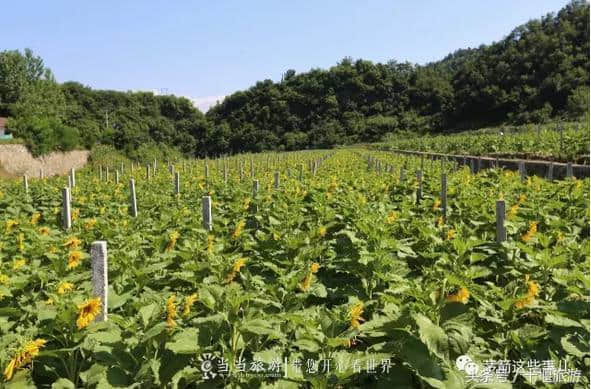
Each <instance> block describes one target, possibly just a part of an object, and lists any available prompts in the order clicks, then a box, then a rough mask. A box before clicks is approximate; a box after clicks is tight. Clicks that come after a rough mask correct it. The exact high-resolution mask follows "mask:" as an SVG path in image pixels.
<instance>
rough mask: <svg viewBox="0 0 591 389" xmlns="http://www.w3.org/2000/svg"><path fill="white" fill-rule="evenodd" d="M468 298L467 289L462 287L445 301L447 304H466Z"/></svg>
mask: <svg viewBox="0 0 591 389" xmlns="http://www.w3.org/2000/svg"><path fill="white" fill-rule="evenodd" d="M469 298H470V292H469V291H468V289H467V288H465V287H462V288H460V290H458V291H457V292H456V293H453V294H450V295H449V296H447V297H446V298H445V301H446V302H448V303H462V304H466V303H468V299H469Z"/></svg>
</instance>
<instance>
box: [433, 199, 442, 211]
mask: <svg viewBox="0 0 591 389" xmlns="http://www.w3.org/2000/svg"><path fill="white" fill-rule="evenodd" d="M440 205H441V200H439V199H437V200H435V203H433V210H434V211H436V210H437V209H438V208H439V206H440Z"/></svg>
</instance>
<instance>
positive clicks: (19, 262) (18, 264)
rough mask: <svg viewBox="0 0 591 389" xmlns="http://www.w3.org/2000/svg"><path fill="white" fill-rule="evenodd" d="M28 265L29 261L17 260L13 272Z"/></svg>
mask: <svg viewBox="0 0 591 389" xmlns="http://www.w3.org/2000/svg"><path fill="white" fill-rule="evenodd" d="M26 263H27V261H25V260H24V259H23V258H21V259H17V260H15V261H14V263H13V264H12V270H18V269H20V268H21V267H23V266H25V264H26Z"/></svg>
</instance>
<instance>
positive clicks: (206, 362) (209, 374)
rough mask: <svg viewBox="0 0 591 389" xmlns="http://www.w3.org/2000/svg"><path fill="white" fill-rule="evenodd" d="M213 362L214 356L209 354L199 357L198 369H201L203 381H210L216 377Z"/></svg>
mask: <svg viewBox="0 0 591 389" xmlns="http://www.w3.org/2000/svg"><path fill="white" fill-rule="evenodd" d="M213 360H214V356H213V355H212V354H210V353H205V354H202V355H200V356H199V362H200V365H199V368H200V369H201V372H202V373H203V379H205V380H211V379H213V378H215V376H216V375H217V373H216V372H215V371H213Z"/></svg>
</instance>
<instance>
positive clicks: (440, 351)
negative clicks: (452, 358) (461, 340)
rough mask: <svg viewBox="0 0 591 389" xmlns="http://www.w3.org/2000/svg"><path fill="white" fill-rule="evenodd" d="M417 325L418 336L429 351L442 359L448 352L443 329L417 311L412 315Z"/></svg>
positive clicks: (447, 343)
mask: <svg viewBox="0 0 591 389" xmlns="http://www.w3.org/2000/svg"><path fill="white" fill-rule="evenodd" d="M413 317H414V319H415V322H416V323H417V326H418V327H419V337H420V338H421V340H422V341H423V343H424V344H425V345H427V348H428V349H429V351H431V352H432V353H433V354H435V355H437V356H438V357H440V358H442V359H446V358H447V357H448V353H449V350H448V348H449V341H448V338H447V335H446V334H445V332H444V331H443V329H442V328H441V327H439V326H437V325H435V324H433V322H431V320H429V318H428V317H426V316H424V315H422V314H420V313H417V314H415V315H413Z"/></svg>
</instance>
